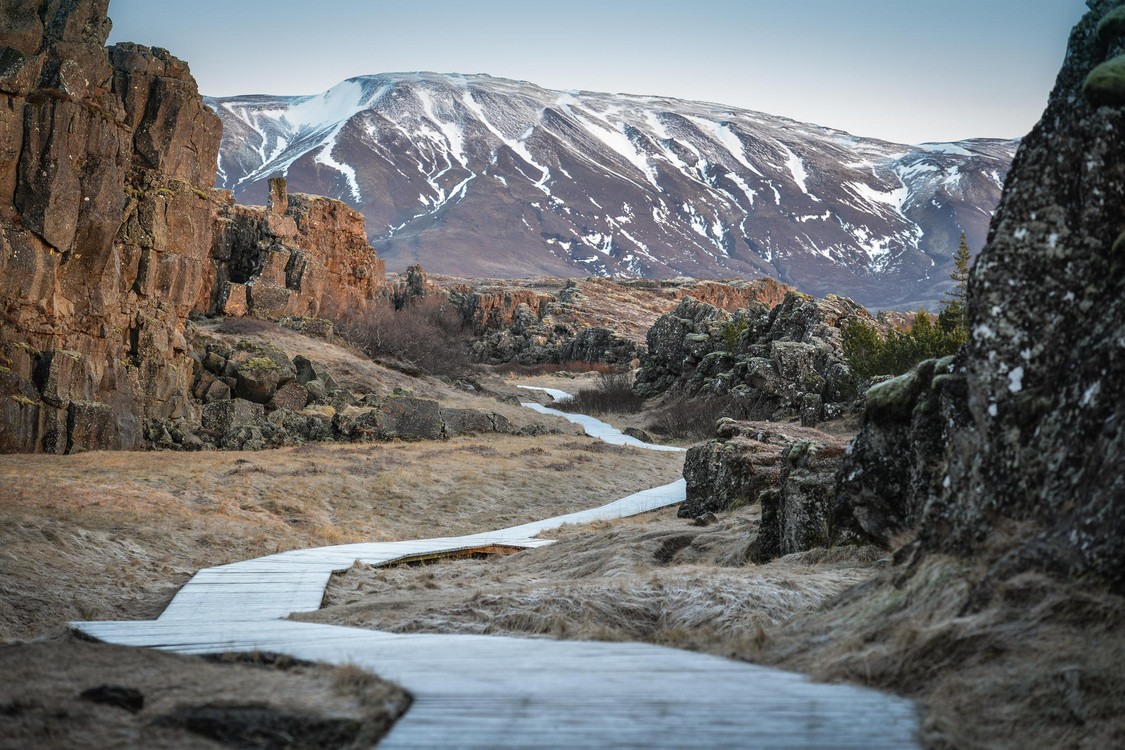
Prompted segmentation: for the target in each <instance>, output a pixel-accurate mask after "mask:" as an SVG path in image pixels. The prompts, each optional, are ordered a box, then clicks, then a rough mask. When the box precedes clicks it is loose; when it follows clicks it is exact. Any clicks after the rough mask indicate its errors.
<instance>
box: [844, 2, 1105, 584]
mask: <svg viewBox="0 0 1125 750" xmlns="http://www.w3.org/2000/svg"><path fill="white" fill-rule="evenodd" d="M1122 6H1123V4H1122V2H1121V0H1092V2H1090V8H1091V10H1090V12H1089V13H1088V14H1087V16H1086V17H1085V18H1084V19H1083V20H1082V21H1081V22H1080V23H1079V25H1078V26H1077V27H1076V28H1075V30H1074V31H1073V33H1072V35H1071V39H1070V47H1069V51H1068V54H1067V58H1066V64H1065V65H1064V67H1063V69H1062V71H1061V73H1060V74H1059V77H1058V81H1057V83H1056V85H1055V88H1054V91H1053V92H1052V93H1051V97H1050V100H1049V102H1048V106H1047V111H1046V112H1045V113H1044V115H1043V118H1042V119H1041V120H1040V122H1039V124H1038V125H1036V127H1035V129H1034V130H1033V131H1032V132H1031V134H1030V135H1029V136H1028V137H1027V138H1026V139H1025V140H1024V142H1023V145H1022V146H1021V148H1020V150H1019V153H1018V154H1017V156H1016V159H1015V162H1014V164H1013V169H1012V172H1011V174H1010V176H1009V179H1008V182H1007V186H1006V190H1005V192H1004V196H1003V198H1002V200H1001V203H1000V207H999V209H998V211H997V214H996V218H995V220H994V221H993V224H992V228H991V230H990V235H989V241H988V245H987V246H986V247H985V249H984V250H983V251H982V253H981V254H980V256H979V257H978V259H977V262H976V264H975V265H974V267H973V269H972V273H971V277H970V281H969V292H970V294H969V311H968V314H969V324H970V330H971V332H972V339H971V341H970V342H969V344H968V345H967V346H966V347H965V349H964V350H963V351H962V353H961V355H960V357H959V359H958V360H957V362H956V363H954V364H952V365H949V364H944V363H943V364H942V365H941V367H940V368H936V369H932V368H934V364H933V363H929V364H927V365H924V366H923V367H921V368H919V370H918V371H917V372H915V373H913V374H912V375H909V376H907V379H906V380H905V381H903V382H901V383H899V384H898V385H895V386H893V388H894V389H895V391H896V393H895V394H893V395H894V398H887V399H882V398H878V399H876V400H875V402H873V403H872V411H871V412H870V413H869V414H868V418H867V423H866V426H865V428H864V434H863V435H862V436H861V438H860V440H861V444H864V445H866V446H868V447H869V448H870V450H867V449H865V450H862V451H860V452H858V453H856V454H854V455H853V456H852V459H851V460H850V461H849V462H848V464H847V465H846V466H845V467H844V469H843V470H842V473H843V475H844V476H848V475H850V474H851V473H852V472H856V473H857V477H858V476H861V475H866V476H867V477H868V481H867V482H866V486H867V488H873V487H876V486H878V485H882V486H884V487H888V488H889V487H892V486H893V487H895V491H894V492H893V493H891V494H889V495H888V496H887V497H886V498H885V500H884V502H885V504H886V505H887V506H888V507H887V508H886V509H885V510H883V511H881V512H882V513H883V514H884V515H885V518H884V519H883V520H879V521H878V522H877V523H873V524H870V525H869V528H873V529H875V534H876V535H885V532H883V531H879V529H880V528H887V529H890V528H893V527H894V526H895V525H903V524H905V525H909V524H910V523H911V522H912V521H913V520H914V519H916V518H918V517H919V516H920V517H921V525H920V529H919V538H920V544H921V548H922V549H924V550H938V551H952V552H957V553H962V554H966V553H968V554H971V553H975V552H979V551H981V550H982V549H984V548H985V546H986V545H989V544H991V545H993V546H994V547H996V546H997V545H999V547H1000V549H1002V550H1007V552H1006V554H1004V555H1003V557H1002V558H1001V559H1000V560H999V562H997V563H996V565H995V567H994V568H993V575H1001V576H1003V575H1010V574H1013V573H1016V572H1019V571H1023V570H1028V569H1039V570H1047V571H1052V572H1055V573H1058V574H1062V575H1066V576H1071V577H1077V576H1082V577H1085V578H1086V579H1087V580H1101V581H1103V582H1105V583H1106V584H1108V585H1109V587H1111V588H1112V589H1113V590H1115V591H1116V592H1118V593H1121V592H1125V471H1122V468H1121V456H1122V455H1123V451H1125V294H1123V291H1125V234H1123V233H1122V216H1125V140H1123V139H1122V138H1121V135H1120V134H1121V132H1122V130H1123V128H1125V83H1123V82H1125V76H1123V75H1122V73H1121V70H1122V69H1123V67H1125V7H1122ZM930 373H936V375H931V374H930ZM888 395H890V394H888ZM884 407H889V411H888V409H887V408H884ZM942 413H945V414H948V415H955V416H954V417H953V418H952V420H950V419H949V418H946V419H944V420H942V419H941V417H940V416H938V415H939V414H942ZM937 430H940V431H941V433H942V434H941V437H940V438H939V436H938V432H936V431H937ZM895 443H897V444H900V445H901V444H903V443H906V444H908V445H911V446H917V448H918V450H917V451H916V452H915V454H914V455H913V456H911V457H910V459H909V464H910V467H909V470H908V471H899V472H898V478H890V477H889V476H888V472H887V469H886V464H887V462H889V461H890V460H891V455H890V453H889V451H888V449H887V447H885V446H889V445H891V444H895ZM880 445H883V446H884V447H882V448H879V447H877V446H880ZM881 464H882V466H881ZM869 495H870V492H868V491H867V490H862V489H859V488H855V487H851V488H849V493H848V498H850V499H849V500H848V502H847V503H846V504H845V507H844V508H842V510H844V511H845V512H847V513H850V514H851V515H853V516H855V517H859V516H861V515H864V514H866V513H868V509H869V504H868V503H867V502H866V500H865V499H864V498H865V497H868V496H869Z"/></svg>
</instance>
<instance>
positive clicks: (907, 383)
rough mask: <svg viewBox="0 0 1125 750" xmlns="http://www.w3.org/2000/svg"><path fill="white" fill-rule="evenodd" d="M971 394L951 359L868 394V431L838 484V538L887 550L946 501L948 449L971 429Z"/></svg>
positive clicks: (928, 364)
mask: <svg viewBox="0 0 1125 750" xmlns="http://www.w3.org/2000/svg"><path fill="white" fill-rule="evenodd" d="M965 396H966V388H965V376H964V374H963V372H961V371H960V370H959V368H958V367H957V366H956V364H955V360H954V358H953V357H947V358H945V359H941V360H928V361H926V362H923V363H921V364H920V365H918V367H916V368H915V369H914V370H912V371H911V372H908V373H906V374H905V375H901V376H899V377H897V378H894V379H893V380H888V381H886V382H885V383H881V384H879V385H877V386H875V387H873V388H871V389H870V390H868V391H867V393H866V396H865V399H864V412H863V423H862V428H861V430H860V433H859V435H858V436H856V439H855V440H854V441H853V442H852V444H851V446H850V447H849V448H848V453H847V456H846V457H845V458H844V461H843V464H842V466H841V468H840V473H839V475H838V477H837V479H836V496H835V501H834V504H835V510H834V513H833V519H832V520H833V524H832V526H833V532H832V535H833V537H835V538H837V539H840V538H851V537H859V538H861V539H864V540H866V541H868V542H870V543H873V544H878V545H880V546H883V547H887V546H890V545H891V540H892V538H893V537H895V536H896V535H897V534H900V533H902V532H905V531H908V530H910V529H914V528H916V527H917V526H918V524H919V523H920V522H921V520H922V517H923V515H924V513H925V512H926V510H927V508H929V507H931V506H932V505H934V504H936V503H940V502H941V501H942V500H941V499H942V496H943V493H944V492H945V487H944V482H945V477H946V474H947V464H946V461H947V456H946V447H947V446H950V445H952V444H953V442H954V441H955V440H957V439H962V437H960V436H964V435H967V434H969V431H970V430H971V428H972V421H971V418H970V416H969V414H968V412H967V408H966V398H965Z"/></svg>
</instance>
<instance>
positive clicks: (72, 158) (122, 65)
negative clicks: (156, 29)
mask: <svg viewBox="0 0 1125 750" xmlns="http://www.w3.org/2000/svg"><path fill="white" fill-rule="evenodd" d="M106 5H107V3H106V1H105V0H79V1H77V2H66V3H62V2H56V1H54V0H52V1H51V2H43V3H41V4H38V5H36V4H34V3H22V4H21V3H17V4H16V5H15V6H14V7H13V6H11V4H9V7H5V8H4V9H3V10H2V11H0V17H2V18H3V24H2V25H0V27H2V28H3V32H2V34H0V47H2V48H3V49H0V60H2V62H3V65H2V66H0V299H2V300H3V302H4V318H3V320H2V321H0V350H2V355H0V367H2V369H3V372H2V374H3V385H2V386H0V387H2V388H3V392H2V393H0V398H2V399H3V402H4V403H3V409H4V412H5V413H4V417H5V419H4V422H3V425H0V450H4V451H34V450H46V451H51V452H64V451H67V450H84V449H92V448H131V447H134V446H135V445H137V443H138V441H139V438H140V433H141V420H142V419H143V418H145V417H161V418H163V417H180V416H184V415H185V411H186V410H187V409H189V408H190V398H189V396H188V390H189V389H190V386H191V373H192V367H191V362H190V360H189V359H188V358H187V356H186V349H187V343H186V341H185V339H184V336H183V335H182V331H183V323H184V321H185V320H186V318H187V315H188V313H189V312H190V311H191V310H192V308H193V306H194V305H195V302H196V300H197V298H198V297H199V296H200V288H201V284H202V283H203V279H204V277H205V272H204V267H205V266H206V264H207V258H208V253H209V250H210V245H211V228H210V227H211V213H212V210H213V208H214V206H213V203H212V192H211V186H212V185H213V184H214V178H215V167H214V165H215V159H216V155H217V152H218V146H219V137H220V132H221V123H220V121H219V119H218V117H216V116H215V114H214V113H213V112H211V110H209V109H208V108H207V107H205V106H204V105H203V102H202V99H201V98H200V97H199V95H198V92H197V91H196V85H195V81H194V79H193V78H192V77H191V74H190V73H189V71H188V67H187V65H186V64H185V63H183V62H182V61H180V60H177V59H176V58H175V57H172V56H171V55H170V54H168V53H167V52H166V51H164V50H161V49H149V48H147V47H141V46H139V45H134V44H119V45H117V46H115V47H112V48H109V49H106V48H105V47H104V44H105V40H106V38H107V36H108V34H109V28H110V24H109V20H108V19H107V18H106V15H105V14H106ZM91 404H101V405H103V407H104V408H99V407H96V406H90V405H91Z"/></svg>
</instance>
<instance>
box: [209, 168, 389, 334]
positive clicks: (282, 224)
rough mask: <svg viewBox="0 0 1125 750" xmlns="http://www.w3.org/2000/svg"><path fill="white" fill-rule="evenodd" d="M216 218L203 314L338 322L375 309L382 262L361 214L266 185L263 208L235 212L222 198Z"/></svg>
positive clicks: (276, 182)
mask: <svg viewBox="0 0 1125 750" xmlns="http://www.w3.org/2000/svg"><path fill="white" fill-rule="evenodd" d="M226 195H227V197H226V199H225V203H224V205H222V206H221V207H220V209H219V210H218V212H217V213H216V214H215V220H214V225H213V228H212V236H213V244H212V247H211V259H212V265H213V269H212V271H213V274H214V280H213V282H212V283H211V284H209V285H208V286H207V287H206V288H205V289H204V292H205V293H204V295H203V297H202V298H201V299H200V300H199V302H198V303H197V309H199V310H201V311H207V312H214V313H223V314H227V315H257V316H262V317H270V318H277V317H282V316H297V317H319V318H330V319H340V318H347V317H352V316H359V315H362V314H363V313H365V312H366V311H367V310H369V309H370V308H371V306H372V305H373V304H375V301H376V298H377V292H378V291H379V290H380V289H381V287H382V286H383V281H384V274H383V261H382V260H381V259H380V258H377V257H376V256H375V251H374V250H372V249H371V246H370V245H369V244H368V242H367V233H366V230H365V227H364V219H363V215H362V214H360V213H359V212H358V211H356V210H355V209H352V208H350V207H349V206H347V205H345V204H344V203H341V202H340V201H337V200H332V199H331V198H324V197H321V196H313V195H303V194H294V195H289V194H288V193H287V192H286V188H285V180H284V179H283V178H275V179H273V180H270V195H269V202H268V204H267V205H266V206H240V205H236V204H234V202H233V200H232V199H230V198H229V194H226Z"/></svg>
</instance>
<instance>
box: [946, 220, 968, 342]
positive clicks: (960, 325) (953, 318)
mask: <svg viewBox="0 0 1125 750" xmlns="http://www.w3.org/2000/svg"><path fill="white" fill-rule="evenodd" d="M972 258H973V256H972V254H971V253H970V252H969V243H968V242H966V241H965V233H964V232H961V245H960V246H959V247H958V248H957V254H956V255H954V256H953V263H954V264H955V265H956V269H955V270H954V271H953V273H951V274H949V278H951V279H953V281H954V285H953V288H952V289H950V290H949V297H948V298H946V299H942V301H941V303H942V304H943V305H944V306H945V307H944V308H942V311H941V314H939V315H938V325H939V326H940V327H941V329H942V330H943V331H946V332H947V333H952V332H954V331H958V330H960V331H964V330H966V328H967V327H968V321H967V319H966V310H965V304H966V302H967V301H968V296H969V263H970V261H972Z"/></svg>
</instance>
